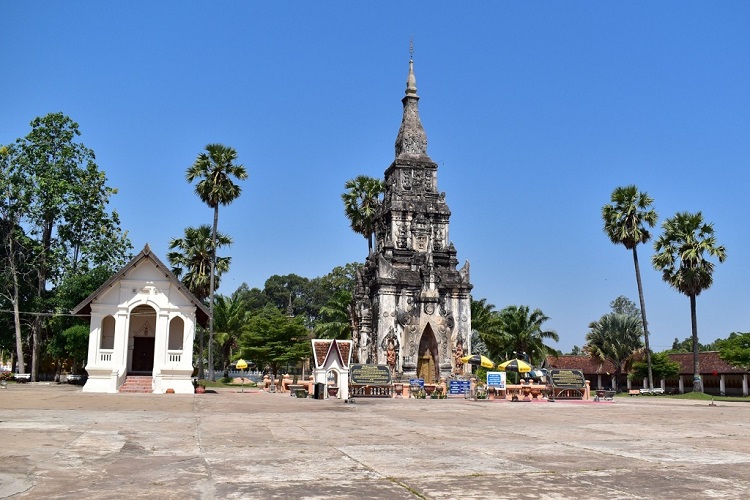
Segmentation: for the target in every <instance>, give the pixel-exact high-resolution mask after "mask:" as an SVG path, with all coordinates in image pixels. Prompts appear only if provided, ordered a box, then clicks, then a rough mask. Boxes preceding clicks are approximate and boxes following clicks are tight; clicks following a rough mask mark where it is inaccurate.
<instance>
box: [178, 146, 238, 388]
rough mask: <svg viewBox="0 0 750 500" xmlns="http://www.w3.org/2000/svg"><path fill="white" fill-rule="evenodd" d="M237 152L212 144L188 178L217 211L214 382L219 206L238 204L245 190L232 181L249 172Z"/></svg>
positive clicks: (213, 260)
mask: <svg viewBox="0 0 750 500" xmlns="http://www.w3.org/2000/svg"><path fill="white" fill-rule="evenodd" d="M236 161H237V151H236V150H235V149H234V148H232V147H227V146H224V145H222V144H209V145H207V146H206V152H205V153H200V154H199V155H198V158H197V159H196V160H195V162H194V163H193V164H192V165H191V166H190V167H188V169H187V173H186V178H187V180H188V182H193V181H194V180H198V179H199V180H198V183H197V184H196V185H195V192H196V193H197V194H198V196H199V197H200V199H201V200H202V201H203V202H204V203H205V204H207V205H208V206H209V207H211V208H213V209H214V223H213V227H212V230H211V242H212V245H211V251H212V257H211V272H210V276H209V299H208V303H209V309H210V310H209V314H208V322H209V325H208V335H209V341H208V373H209V378H210V379H211V380H214V379H215V377H214V363H213V356H212V349H211V346H212V344H213V340H214V309H213V308H214V291H215V287H214V281H215V279H216V271H215V267H216V264H217V263H216V246H217V236H218V234H217V229H218V226H219V205H229V204H230V203H232V202H233V201H234V200H236V199H237V198H238V197H239V196H240V193H241V192H242V188H240V186H239V185H237V184H235V182H234V180H233V179H237V180H240V181H241V180H245V179H247V170H245V167H244V166H242V165H237V164H236Z"/></svg>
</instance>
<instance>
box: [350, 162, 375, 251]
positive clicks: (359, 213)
mask: <svg viewBox="0 0 750 500" xmlns="http://www.w3.org/2000/svg"><path fill="white" fill-rule="evenodd" d="M344 188H345V189H346V190H347V191H346V192H344V193H343V194H342V195H341V199H342V201H343V202H344V213H345V214H346V217H347V219H349V225H350V226H351V228H352V230H353V231H354V232H355V233H357V234H361V235H362V236H364V237H365V239H366V240H367V249H368V250H369V251H372V246H373V245H372V240H373V238H372V235H373V233H374V232H375V215H376V214H377V212H378V209H379V208H380V204H381V199H380V195H382V194H383V193H384V192H385V184H384V183H383V181H381V180H380V179H376V178H374V177H368V176H366V175H358V176H357V177H355V178H354V179H349V180H348V181H346V183H345V184H344Z"/></svg>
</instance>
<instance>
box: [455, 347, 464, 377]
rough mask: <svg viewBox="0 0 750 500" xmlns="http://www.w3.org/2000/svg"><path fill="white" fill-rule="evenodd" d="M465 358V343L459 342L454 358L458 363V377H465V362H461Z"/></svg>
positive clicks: (456, 372) (456, 370)
mask: <svg viewBox="0 0 750 500" xmlns="http://www.w3.org/2000/svg"><path fill="white" fill-rule="evenodd" d="M463 357H464V343H463V342H462V341H461V340H459V341H458V343H457V344H456V355H455V356H454V359H455V361H456V369H455V372H454V373H455V374H456V375H463V373H464V362H463V361H461V358H463Z"/></svg>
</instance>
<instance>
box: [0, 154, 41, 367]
mask: <svg viewBox="0 0 750 500" xmlns="http://www.w3.org/2000/svg"><path fill="white" fill-rule="evenodd" d="M18 155H19V150H18V148H16V147H15V146H14V145H12V144H11V145H10V146H0V238H1V240H0V245H1V246H0V264H1V265H0V273H1V274H0V299H1V300H0V305H2V306H6V304H7V307H3V309H11V310H12V311H13V326H12V330H13V332H14V337H15V345H14V350H15V352H16V359H17V360H18V368H17V369H18V371H19V372H20V373H26V365H25V360H24V349H23V344H24V338H23V326H22V323H21V306H22V304H23V305H27V304H28V298H29V297H30V296H31V295H32V293H33V292H32V290H31V289H30V288H29V286H28V284H29V283H30V282H32V281H34V279H33V271H32V267H31V265H30V263H31V259H32V255H31V252H30V249H31V248H32V241H31V240H30V239H29V237H28V236H27V234H26V232H25V231H24V229H23V227H22V226H21V221H22V220H23V218H24V215H25V214H26V213H27V211H28V208H29V206H30V204H31V193H32V192H33V189H34V187H33V183H32V181H31V179H30V178H28V177H26V176H25V175H23V172H22V171H21V169H20V168H18V165H19V159H18Z"/></svg>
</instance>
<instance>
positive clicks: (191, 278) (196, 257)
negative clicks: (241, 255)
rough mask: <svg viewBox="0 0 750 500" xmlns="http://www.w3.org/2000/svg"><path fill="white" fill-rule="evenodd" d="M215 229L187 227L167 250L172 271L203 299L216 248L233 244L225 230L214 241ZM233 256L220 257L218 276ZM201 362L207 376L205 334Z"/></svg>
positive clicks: (208, 292)
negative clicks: (213, 241) (214, 241)
mask: <svg viewBox="0 0 750 500" xmlns="http://www.w3.org/2000/svg"><path fill="white" fill-rule="evenodd" d="M212 240H213V238H212V234H211V228H210V227H209V226H208V225H207V224H203V225H201V226H198V227H197V228H195V227H187V228H185V235H184V236H183V237H182V238H172V239H171V240H170V242H169V248H170V250H172V251H171V252H169V253H167V260H168V261H169V265H170V266H172V273H174V275H175V276H177V277H178V278H180V280H181V281H182V283H183V284H184V285H185V286H186V287H187V289H188V290H190V291H191V292H192V293H193V295H195V296H196V298H198V299H199V300H205V299H206V297H208V296H209V295H210V285H211V279H210V277H209V274H211V261H212V260H213V259H212V257H213V255H214V253H215V252H214V251H213V249H214V248H216V247H222V246H225V245H230V244H231V243H232V239H231V238H230V237H229V236H227V235H225V234H222V233H218V234H217V235H216V245H214V244H212ZM231 260H232V258H231V257H218V258H216V259H215V262H216V267H215V274H216V275H217V279H219V278H220V276H221V274H223V273H225V272H227V271H228V270H229V263H230V262H231ZM199 349H200V360H201V361H200V363H199V364H198V366H199V368H198V369H199V372H200V373H199V376H200V377H201V378H203V335H200V337H199Z"/></svg>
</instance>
